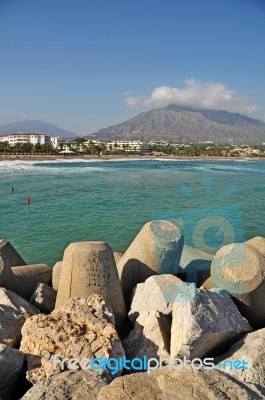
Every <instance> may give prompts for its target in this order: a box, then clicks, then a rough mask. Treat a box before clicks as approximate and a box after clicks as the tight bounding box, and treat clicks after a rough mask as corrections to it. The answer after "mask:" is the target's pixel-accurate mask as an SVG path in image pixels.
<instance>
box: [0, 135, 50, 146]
mask: <svg viewBox="0 0 265 400" xmlns="http://www.w3.org/2000/svg"><path fill="white" fill-rule="evenodd" d="M0 142H8V143H9V144H10V146H15V145H16V144H26V143H31V144H33V145H35V144H37V143H39V144H51V137H50V136H49V135H46V134H45V133H31V132H29V133H27V132H16V133H11V134H8V135H3V136H0Z"/></svg>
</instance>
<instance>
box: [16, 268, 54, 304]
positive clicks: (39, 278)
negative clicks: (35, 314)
mask: <svg viewBox="0 0 265 400" xmlns="http://www.w3.org/2000/svg"><path fill="white" fill-rule="evenodd" d="M12 271H13V274H14V276H15V280H16V286H17V289H16V293H17V294H19V295H20V296H21V297H23V298H24V299H26V300H29V299H30V297H31V295H32V293H33V291H34V289H35V287H36V285H37V284H38V283H46V285H51V282H52V269H51V268H50V267H49V266H48V265H46V264H32V265H25V266H21V267H14V268H12Z"/></svg>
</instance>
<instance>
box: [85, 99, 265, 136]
mask: <svg viewBox="0 0 265 400" xmlns="http://www.w3.org/2000/svg"><path fill="white" fill-rule="evenodd" d="M93 136H94V137H96V138H97V139H107V140H112V139H141V140H159V139H161V140H168V141H175V142H178V141H190V142H198V141H207V140H209V141H212V142H215V143H227V142H229V141H233V142H235V143H249V144H254V143H263V142H265V123H264V122H263V121H261V120H257V119H254V118H250V117H248V116H246V115H242V114H239V113H230V112H228V111H223V110H206V109H205V110H192V109H189V108H185V107H179V106H176V105H174V104H171V105H169V106H167V107H163V108H157V109H154V110H151V111H147V112H143V113H141V114H139V115H137V116H136V117H134V118H132V119H129V120H128V121H125V122H123V123H120V124H117V125H113V126H110V127H108V128H104V129H100V130H99V131H98V132H96V133H94V134H93ZM90 137H91V135H90Z"/></svg>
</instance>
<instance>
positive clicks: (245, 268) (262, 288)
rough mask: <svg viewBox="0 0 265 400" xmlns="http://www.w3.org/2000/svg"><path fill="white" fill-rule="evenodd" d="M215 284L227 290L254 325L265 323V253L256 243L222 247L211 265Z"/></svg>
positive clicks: (213, 285) (255, 326)
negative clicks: (254, 245)
mask: <svg viewBox="0 0 265 400" xmlns="http://www.w3.org/2000/svg"><path fill="white" fill-rule="evenodd" d="M211 276H212V287H213V288H220V289H224V290H226V291H227V292H228V293H229V295H230V296H232V298H233V300H234V301H235V303H236V305H237V307H238V309H239V311H240V312H241V314H242V315H243V316H244V317H245V318H246V319H247V320H248V321H249V323H250V324H251V325H252V326H253V327H254V328H259V327H264V326H265V307H264V300H265V257H264V256H263V255H262V254H261V253H260V252H259V251H258V250H257V249H256V248H255V247H253V246H251V245H249V244H245V243H234V244H230V245H226V246H224V247H222V248H221V249H220V250H219V251H218V252H217V253H216V255H215V256H214V258H213V261H212V266H211Z"/></svg>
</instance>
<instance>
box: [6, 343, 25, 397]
mask: <svg viewBox="0 0 265 400" xmlns="http://www.w3.org/2000/svg"><path fill="white" fill-rule="evenodd" d="M23 362H24V355H23V354H22V353H21V352H20V351H18V350H16V349H12V348H11V347H9V346H5V345H3V344H0V399H3V400H9V399H10V400H11V398H12V394H13V391H14V389H15V385H16V381H17V379H18V378H19V375H20V372H21V369H22V366H23Z"/></svg>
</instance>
